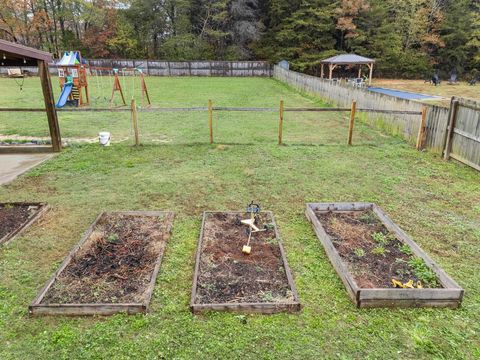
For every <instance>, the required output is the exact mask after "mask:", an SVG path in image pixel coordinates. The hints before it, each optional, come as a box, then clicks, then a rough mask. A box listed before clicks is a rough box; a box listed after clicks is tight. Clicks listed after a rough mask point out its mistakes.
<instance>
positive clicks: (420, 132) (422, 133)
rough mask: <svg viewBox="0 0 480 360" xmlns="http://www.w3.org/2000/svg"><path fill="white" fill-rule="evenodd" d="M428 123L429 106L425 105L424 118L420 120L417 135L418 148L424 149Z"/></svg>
mask: <svg viewBox="0 0 480 360" xmlns="http://www.w3.org/2000/svg"><path fill="white" fill-rule="evenodd" d="M426 123H427V107H426V106H424V107H423V108H422V119H421V120H420V127H419V129H418V136H417V146H416V148H417V150H422V148H423V143H424V141H425V135H426V132H425V130H426V127H425V125H426Z"/></svg>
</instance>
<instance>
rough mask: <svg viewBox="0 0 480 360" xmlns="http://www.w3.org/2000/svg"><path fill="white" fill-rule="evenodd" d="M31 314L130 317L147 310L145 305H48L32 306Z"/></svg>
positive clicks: (30, 308) (30, 307)
mask: <svg viewBox="0 0 480 360" xmlns="http://www.w3.org/2000/svg"><path fill="white" fill-rule="evenodd" d="M28 310H29V313H30V315H31V316H41V315H50V316H51V315H64V316H91V315H102V316H108V315H113V314H117V313H127V314H129V315H132V314H139V313H146V312H147V308H146V306H145V305H144V304H136V303H134V304H48V305H30V306H29V308H28Z"/></svg>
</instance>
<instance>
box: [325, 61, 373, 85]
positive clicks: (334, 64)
mask: <svg viewBox="0 0 480 360" xmlns="http://www.w3.org/2000/svg"><path fill="white" fill-rule="evenodd" d="M373 64H375V60H374V59H370V58H367V57H363V56H360V55H356V54H342V55H336V56H332V57H330V58H328V59H325V60H322V61H321V75H320V77H322V78H323V77H324V71H323V67H324V65H328V78H329V79H332V75H333V70H335V68H336V67H337V66H342V65H358V77H361V76H362V65H367V66H368V69H369V75H368V84H369V85H370V84H371V83H372V75H373Z"/></svg>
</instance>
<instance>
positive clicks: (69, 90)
mask: <svg viewBox="0 0 480 360" xmlns="http://www.w3.org/2000/svg"><path fill="white" fill-rule="evenodd" d="M57 67H58V77H59V81H60V87H61V89H62V91H61V94H60V97H59V98H58V101H57V104H56V107H57V108H62V107H64V106H65V105H72V106H74V107H79V106H84V105H89V104H90V95H89V90H88V75H90V76H96V79H97V85H98V79H99V77H101V76H104V75H108V76H113V84H112V94H111V96H110V100H109V103H110V106H111V107H112V106H113V102H114V98H115V93H116V92H119V93H120V97H121V105H120V106H126V105H127V103H126V100H125V95H124V91H123V90H124V87H125V82H124V84H123V87H122V84H121V82H120V74H121V75H122V76H123V77H124V78H125V76H133V77H135V76H137V74H138V75H139V77H140V88H141V92H142V105H143V106H145V103H146V104H148V105H151V101H150V96H149V94H148V88H147V84H146V82H145V77H144V75H143V72H142V70H140V69H138V68H122V69H117V68H104V67H90V66H89V65H88V64H87V61H86V60H85V59H84V58H83V57H82V55H81V53H80V51H69V52H68V51H66V52H65V53H64V55H63V57H62V59H61V60H60V61H59V62H58V63H57ZM97 88H98V89H97V90H98V91H99V92H101V91H102V90H101V89H100V86H97ZM82 89H84V91H82ZM134 92H135V82H133V84H132V98H133V97H134Z"/></svg>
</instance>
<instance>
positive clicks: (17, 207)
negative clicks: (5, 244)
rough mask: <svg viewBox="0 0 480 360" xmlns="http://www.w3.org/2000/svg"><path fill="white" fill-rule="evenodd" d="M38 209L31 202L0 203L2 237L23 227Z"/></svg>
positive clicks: (0, 235) (0, 231)
mask: <svg viewBox="0 0 480 360" xmlns="http://www.w3.org/2000/svg"><path fill="white" fill-rule="evenodd" d="M38 209H39V207H38V206H34V205H29V204H0V239H2V238H3V237H4V236H6V235H8V234H10V233H12V232H14V231H15V230H17V229H18V228H19V227H21V226H22V225H23V224H24V223H25V222H26V221H27V220H28V218H29V217H30V216H32V215H34V214H35V213H36V212H37V211H38Z"/></svg>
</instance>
